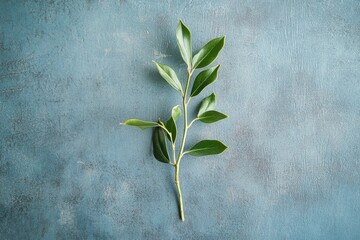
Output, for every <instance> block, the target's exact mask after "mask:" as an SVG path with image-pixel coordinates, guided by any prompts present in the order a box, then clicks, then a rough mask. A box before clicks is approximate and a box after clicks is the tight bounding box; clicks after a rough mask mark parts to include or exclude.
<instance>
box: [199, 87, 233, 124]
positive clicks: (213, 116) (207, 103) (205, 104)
mask: <svg viewBox="0 0 360 240" xmlns="http://www.w3.org/2000/svg"><path fill="white" fill-rule="evenodd" d="M215 106H216V97H215V94H214V93H212V94H210V95H209V96H207V97H206V98H204V99H203V100H202V102H201V104H200V108H199V112H198V116H197V119H198V120H200V121H201V122H203V123H214V122H217V121H220V120H222V119H225V118H227V117H228V116H227V115H225V114H223V113H221V112H218V111H215Z"/></svg>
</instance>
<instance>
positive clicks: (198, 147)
mask: <svg viewBox="0 0 360 240" xmlns="http://www.w3.org/2000/svg"><path fill="white" fill-rule="evenodd" d="M176 40H177V45H178V47H179V49H180V53H181V56H182V58H183V60H184V61H185V63H186V64H187V80H186V85H185V90H184V89H183V87H182V85H181V83H180V81H179V79H178V77H177V75H176V73H175V71H174V70H173V69H172V68H171V67H169V66H167V65H165V64H160V63H157V62H155V61H154V63H155V65H156V67H157V70H158V71H159V73H160V75H161V76H162V77H163V78H164V79H165V80H166V81H167V82H168V83H169V84H170V85H171V86H172V87H173V88H174V89H175V90H177V91H178V92H179V93H180V94H181V97H182V110H183V113H184V114H183V115H184V126H183V134H182V139H181V144H180V150H179V151H178V152H177V151H176V140H177V125H176V122H177V120H178V119H179V117H180V116H181V108H180V106H179V105H177V106H175V107H173V109H172V111H171V117H170V119H169V120H168V121H167V122H166V123H164V122H162V121H161V120H160V119H159V120H158V121H157V122H149V121H142V120H139V119H129V120H127V121H125V122H123V123H121V124H124V125H128V126H135V127H138V128H140V129H146V128H154V132H153V136H152V142H153V154H154V157H155V158H156V159H157V160H159V161H160V162H163V163H167V164H169V165H171V166H173V167H174V168H175V184H176V188H177V191H178V197H179V211H180V218H181V220H182V221H184V220H185V216H184V208H183V201H182V195H181V188H180V182H179V169H180V162H181V159H182V158H183V156H184V155H186V154H189V155H192V156H206V155H212V154H220V153H222V152H223V151H224V150H225V149H226V148H227V146H225V145H224V144H223V143H222V142H220V141H218V140H202V141H200V142H198V143H197V144H195V145H194V146H193V147H191V148H190V149H188V150H185V142H186V136H187V132H188V129H189V128H190V127H191V126H192V125H193V124H194V123H195V122H196V121H200V122H203V123H214V122H217V121H219V120H222V119H224V118H227V117H228V116H227V115H225V114H223V113H221V112H218V111H215V105H216V98H215V94H214V93H212V94H210V95H209V96H207V97H206V98H204V99H203V100H202V102H201V104H200V108H199V111H198V114H197V117H196V118H195V119H193V120H192V121H191V122H190V123H188V116H187V115H188V105H189V103H190V100H191V98H193V97H195V96H197V95H198V94H199V93H200V92H201V91H202V90H203V89H204V88H205V87H206V86H208V85H209V84H211V83H213V82H215V81H216V79H217V76H218V71H219V68H220V65H216V66H214V67H211V68H209V69H206V70H203V71H201V72H200V73H199V74H198V75H197V76H196V78H195V80H194V82H193V84H192V89H191V92H190V94H189V92H188V90H189V85H190V80H191V76H192V74H193V73H194V71H195V70H196V69H199V68H204V67H206V66H208V65H210V64H211V63H212V62H213V61H214V60H215V59H216V57H217V56H218V54H219V52H220V51H221V49H222V48H223V46H224V43H225V37H218V38H214V39H212V40H210V41H209V42H208V43H206V44H205V45H204V46H203V47H202V48H201V49H200V51H199V52H198V53H197V54H195V55H194V56H193V55H192V43H191V32H190V30H189V29H188V28H187V27H186V25H185V24H184V23H183V22H182V21H181V20H180V21H179V25H178V27H177V29H176ZM165 136H166V137H167V139H168V140H166V137H165ZM167 141H169V142H170V144H171V150H172V157H170V156H169V151H168V147H167ZM176 152H177V154H176ZM176 155H177V156H176Z"/></svg>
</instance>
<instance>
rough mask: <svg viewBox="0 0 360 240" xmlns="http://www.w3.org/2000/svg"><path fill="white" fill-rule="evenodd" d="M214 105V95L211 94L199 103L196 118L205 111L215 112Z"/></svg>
mask: <svg viewBox="0 0 360 240" xmlns="http://www.w3.org/2000/svg"><path fill="white" fill-rule="evenodd" d="M215 105H216V98H215V93H212V94H210V95H209V96H207V97H206V98H204V99H203V100H202V101H201V104H200V108H199V113H198V116H200V115H201V114H203V113H204V112H206V111H210V110H215Z"/></svg>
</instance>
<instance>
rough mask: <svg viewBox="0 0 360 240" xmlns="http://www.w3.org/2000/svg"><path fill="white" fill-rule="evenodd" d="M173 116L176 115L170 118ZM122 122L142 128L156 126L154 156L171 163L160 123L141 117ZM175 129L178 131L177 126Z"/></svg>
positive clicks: (153, 138)
mask: <svg viewBox="0 0 360 240" xmlns="http://www.w3.org/2000/svg"><path fill="white" fill-rule="evenodd" d="M173 112H174V111H173ZM173 118H174V116H172V117H171V118H170V120H171V119H173ZM170 120H169V121H170ZM121 124H123V125H127V126H133V127H138V128H140V129H142V130H143V129H146V128H153V127H154V128H155V129H154V132H153V136H152V140H153V141H152V142H153V154H154V157H155V158H156V159H157V160H159V161H160V162H163V163H170V157H169V153H168V150H167V145H166V139H165V136H164V130H163V129H162V128H161V127H160V123H156V122H147V121H143V120H139V119H129V120H127V121H125V122H123V123H121ZM175 131H176V128H175ZM170 132H171V131H170ZM175 134H176V133H175Z"/></svg>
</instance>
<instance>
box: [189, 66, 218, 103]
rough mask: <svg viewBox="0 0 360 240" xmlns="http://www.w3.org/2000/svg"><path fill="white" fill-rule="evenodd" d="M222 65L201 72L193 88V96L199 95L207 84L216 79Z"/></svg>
mask: <svg viewBox="0 0 360 240" xmlns="http://www.w3.org/2000/svg"><path fill="white" fill-rule="evenodd" d="M219 68H220V65H217V66H215V67H212V68H210V69H207V70H204V71H202V72H201V73H199V74H198V75H197V76H196V78H195V81H194V84H193V87H192V89H191V94H190V96H191V97H194V96H196V95H198V94H199V93H200V92H201V91H202V90H203V89H204V88H205V87H206V86H208V85H209V84H211V83H213V82H215V81H216V78H217V76H218V71H219Z"/></svg>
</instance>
